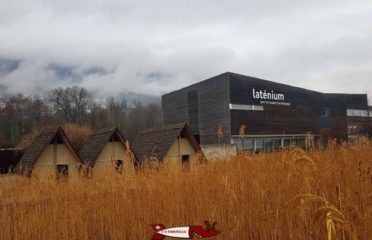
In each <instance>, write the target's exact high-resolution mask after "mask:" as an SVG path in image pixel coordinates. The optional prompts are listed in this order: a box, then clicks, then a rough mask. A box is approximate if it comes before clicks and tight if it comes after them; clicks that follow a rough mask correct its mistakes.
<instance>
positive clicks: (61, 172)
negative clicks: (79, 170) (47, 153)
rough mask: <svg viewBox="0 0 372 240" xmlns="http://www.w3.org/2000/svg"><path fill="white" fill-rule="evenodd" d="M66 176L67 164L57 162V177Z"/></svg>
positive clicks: (65, 177) (59, 178) (61, 178)
mask: <svg viewBox="0 0 372 240" xmlns="http://www.w3.org/2000/svg"><path fill="white" fill-rule="evenodd" d="M67 178H68V165H66V164H59V165H57V179H58V180H63V179H67Z"/></svg>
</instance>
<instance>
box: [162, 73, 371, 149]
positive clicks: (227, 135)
mask: <svg viewBox="0 0 372 240" xmlns="http://www.w3.org/2000/svg"><path fill="white" fill-rule="evenodd" d="M253 89H255V91H256V92H257V91H260V90H262V91H264V90H266V93H271V94H274V93H276V94H283V98H284V99H280V100H267V99H262V98H261V99H258V98H254V97H253ZM195 92H197V94H198V99H197V101H198V103H199V105H198V107H196V106H195V101H196V100H195ZM190 96H193V97H194V98H192V101H190ZM270 96H272V95H270ZM273 103H275V104H273ZM230 104H233V105H243V106H251V105H256V106H263V108H264V109H263V111H252V110H239V109H230ZM282 104H287V105H282ZM289 104H290V105H289ZM162 105H163V106H162V107H163V119H164V124H174V123H178V122H186V123H188V124H189V125H190V126H191V128H192V130H193V133H194V134H195V135H200V143H201V144H215V143H217V142H218V141H217V134H216V129H217V127H218V125H221V126H222V127H223V129H224V137H223V141H222V142H223V143H230V142H231V137H232V136H233V135H239V129H240V127H241V126H242V125H245V126H246V134H248V135H278V134H306V133H308V132H311V133H312V134H315V135H320V134H321V133H322V132H324V131H326V132H327V135H329V137H332V138H339V139H347V138H348V124H357V125H358V126H360V128H361V131H362V132H366V131H368V129H370V128H371V119H372V118H371V117H347V114H346V112H347V109H360V110H367V109H368V108H369V107H368V101H367V95H366V94H327V93H321V92H316V91H311V90H307V89H303V88H298V87H293V86H289V85H285V84H280V83H276V82H272V81H267V80H263V79H258V78H253V77H248V76H244V75H240V74H235V73H229V72H227V73H224V74H221V75H218V76H216V77H212V78H210V79H207V80H205V81H202V82H199V83H196V84H194V85H191V86H189V87H186V88H183V89H180V90H178V91H175V92H171V93H169V94H166V95H164V96H163V97H162ZM288 105H289V106H288ZM195 109H197V111H198V113H197V114H198V116H199V122H198V123H196V122H195V114H194V112H195ZM190 114H191V115H192V116H190Z"/></svg>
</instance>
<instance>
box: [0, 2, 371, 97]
mask: <svg viewBox="0 0 372 240" xmlns="http://www.w3.org/2000/svg"><path fill="white" fill-rule="evenodd" d="M371 20H372V2H370V1H367V0H361V1H358V3H355V2H350V1H344V0H339V1H336V0H326V1H320V0H315V1H311V2H310V1H294V0H285V1H281V2H280V4H278V3H277V2H274V1H269V0H264V1H259V2H257V1H234V2H231V1H209V0H208V1H203V3H201V2H200V1H196V0H191V1H184V2H179V1H171V0H161V1H158V2H156V4H155V3H154V2H153V1H118V0H117V1H116V0H110V1H99V0H93V1H91V2H89V4H87V3H86V1H81V0H78V1H72V0H67V1H57V2H56V1H51V2H45V1H41V0H40V1H32V2H30V1H26V0H24V1H22V0H15V1H3V2H2V3H0V42H1V43H2V44H1V46H0V85H2V86H5V88H6V91H8V92H10V93H17V92H21V93H25V94H33V93H38V92H41V91H46V90H49V89H52V88H55V87H59V86H62V87H64V86H71V85H75V84H78V85H80V86H83V87H85V88H87V89H88V90H91V91H94V92H97V93H99V94H101V95H102V96H104V95H107V94H116V93H119V92H129V91H131V92H138V93H144V94H150V95H156V96H159V95H160V94H162V93H165V92H169V91H172V90H175V89H178V88H181V87H184V86H187V85H189V84H192V83H195V82H198V81H201V80H204V79H206V78H209V77H212V76H214V75H217V74H220V73H223V72H226V71H232V72H237V73H241V74H245V75H251V76H255V77H260V78H264V79H269V80H272V81H277V82H281V83H286V84H292V85H296V86H299V87H305V88H310V89H313V90H317V91H324V92H347V93H349V92H350V93H351V92H353V93H354V92H356V93H368V94H370V95H371V96H372V88H371V84H370V78H371V76H372V60H371V59H372V51H370V50H371V49H372V41H371V40H372V29H371V28H370V26H369V25H370V24H369V23H370V22H371Z"/></svg>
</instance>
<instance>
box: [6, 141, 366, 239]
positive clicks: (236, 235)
mask: <svg viewBox="0 0 372 240" xmlns="http://www.w3.org/2000/svg"><path fill="white" fill-rule="evenodd" d="M5 179H6V177H2V178H0V197H1V205H0V226H1V231H0V239H150V237H151V235H152V233H153V231H152V229H151V227H150V226H149V224H152V223H162V224H164V225H165V226H166V227H172V226H183V225H203V221H204V220H210V221H211V222H212V221H217V222H218V224H217V226H216V228H217V229H218V230H221V234H220V235H218V236H216V237H215V238H213V239H372V143H371V142H369V141H367V140H358V142H357V143H356V144H355V145H353V146H348V145H346V144H342V145H338V146H336V144H330V146H329V147H328V148H327V149H318V150H311V151H307V152H305V151H303V150H301V149H299V148H295V147H292V148H288V149H285V150H282V151H281V152H275V153H260V154H240V155H239V156H237V157H234V158H226V159H223V160H215V161H213V160H210V161H209V162H208V163H207V164H193V165H192V166H191V169H190V171H182V170H181V167H180V166H176V165H172V164H165V165H162V166H160V167H158V168H154V167H153V168H144V169H142V170H141V171H138V172H137V173H136V174H134V175H126V174H123V175H117V174H115V173H112V174H111V175H109V176H107V177H105V178H103V179H96V178H92V179H85V178H82V179H80V180H78V181H76V180H69V181H68V182H61V183H56V182H55V180H49V181H39V180H37V178H36V177H34V178H31V179H28V178H23V177H20V178H19V179H6V180H5Z"/></svg>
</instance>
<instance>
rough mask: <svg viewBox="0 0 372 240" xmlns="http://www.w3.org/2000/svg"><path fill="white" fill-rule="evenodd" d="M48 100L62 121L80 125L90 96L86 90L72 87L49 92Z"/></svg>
mask: <svg viewBox="0 0 372 240" xmlns="http://www.w3.org/2000/svg"><path fill="white" fill-rule="evenodd" d="M49 100H50V102H51V103H52V105H53V109H54V110H55V112H56V114H57V116H58V117H59V118H60V119H61V120H62V121H64V122H75V123H81V122H82V121H83V119H84V117H85V115H86V111H87V108H88V102H89V100H90V96H89V94H88V91H87V90H86V89H84V88H81V87H78V86H73V87H68V88H56V89H53V90H51V91H50V92H49Z"/></svg>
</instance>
